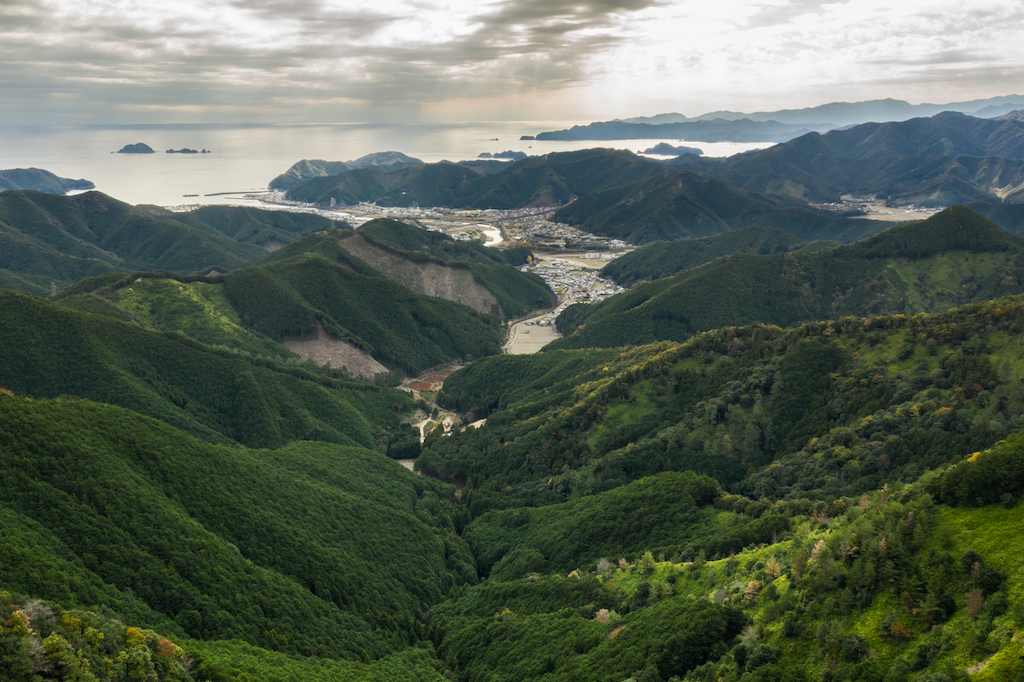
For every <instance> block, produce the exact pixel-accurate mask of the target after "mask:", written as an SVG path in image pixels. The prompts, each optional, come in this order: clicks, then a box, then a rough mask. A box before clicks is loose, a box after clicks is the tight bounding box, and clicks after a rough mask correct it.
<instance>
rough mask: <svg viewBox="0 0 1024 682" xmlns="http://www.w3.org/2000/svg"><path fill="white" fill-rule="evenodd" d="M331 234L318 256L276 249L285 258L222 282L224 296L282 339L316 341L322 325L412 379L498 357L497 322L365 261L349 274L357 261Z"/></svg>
mask: <svg viewBox="0 0 1024 682" xmlns="http://www.w3.org/2000/svg"><path fill="white" fill-rule="evenodd" d="M325 235H326V236H327V239H322V240H321V242H322V243H321V244H320V245H319V246H318V248H316V249H315V250H313V251H308V252H296V251H291V250H289V248H290V247H286V249H281V251H280V252H278V253H280V254H284V256H285V257H280V258H274V259H273V260H271V261H269V262H267V263H265V264H263V265H259V266H255V267H251V268H244V269H242V270H236V271H234V272H231V273H228V274H227V275H226V276H225V277H224V294H225V296H226V297H227V299H228V301H229V302H230V303H231V306H232V307H233V308H234V310H235V311H236V312H237V313H238V315H239V316H240V318H241V320H242V322H243V324H245V325H246V326H247V327H249V328H251V329H253V330H255V331H257V332H259V333H260V334H265V335H267V336H269V337H271V338H272V339H274V340H276V341H278V342H281V341H286V340H302V339H312V338H317V336H318V335H319V330H320V329H321V328H322V329H324V330H325V331H326V332H327V333H328V334H329V335H330V336H331V337H333V338H335V339H339V340H341V341H345V342H346V343H348V344H350V345H352V346H354V347H356V348H358V349H359V350H361V351H363V352H365V353H367V354H369V355H371V356H373V358H375V359H376V360H377V361H379V362H381V363H383V364H385V365H386V366H388V367H391V368H393V369H401V370H402V371H404V372H406V373H409V374H418V373H419V372H421V371H422V370H424V369H427V368H428V367H433V366H435V365H439V364H442V363H445V362H450V361H451V360H455V359H463V358H464V357H466V356H471V357H479V356H482V355H491V354H494V353H497V352H499V344H500V336H501V331H500V328H499V325H498V322H497V318H496V317H495V318H490V317H484V316H481V315H480V314H478V313H477V312H476V311H474V310H473V309H472V308H469V307H467V306H464V305H461V304H458V303H452V302H450V301H446V300H443V299H438V298H434V297H432V296H426V295H424V294H419V293H416V292H414V291H412V290H410V289H408V288H407V287H404V286H402V285H401V284H399V283H397V282H395V281H393V280H390V279H388V278H387V277H385V276H384V275H381V274H379V273H377V272H376V271H374V270H372V269H370V268H369V266H367V265H365V264H361V266H359V267H360V270H359V271H357V270H355V269H350V268H351V267H352V266H351V265H350V263H351V262H352V261H358V259H356V258H354V257H353V256H352V255H351V254H349V253H348V252H347V251H346V250H345V249H343V248H342V247H341V246H340V245H339V244H338V238H337V236H333V237H332V236H331V235H329V233H325ZM292 246H295V247H299V246H302V245H299V244H294V245H292ZM329 251H333V254H332V255H325V254H326V253H327V252H329ZM292 254H295V255H292ZM359 263H361V261H359ZM346 266H348V267H346Z"/></svg>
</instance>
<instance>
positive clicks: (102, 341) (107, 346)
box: [0, 291, 412, 448]
mask: <svg viewBox="0 0 1024 682" xmlns="http://www.w3.org/2000/svg"><path fill="white" fill-rule="evenodd" d="M0 319H2V321H3V324H0V340H2V343H0V360H2V361H0V387H3V388H7V389H10V390H13V391H15V392H16V393H18V394H20V395H27V396H32V397H37V398H55V397H58V396H61V395H74V396H78V397H81V398H88V399H90V400H95V401H97V402H104V403H110V404H112V405H120V406H122V407H126V408H129V409H133V410H136V411H137V412H140V413H142V414H145V415H148V416H151V417H155V418H157V419H160V420H161V421H164V422H166V423H168V424H170V425H172V426H174V427H176V428H178V429H181V430H183V431H186V432H188V433H191V434H193V435H195V436H197V437H199V438H202V439H205V440H208V441H210V442H212V443H232V442H235V443H242V444H245V445H249V446H251V447H280V446H281V445H284V444H285V443H288V442H290V441H293V440H323V441H328V442H333V443H341V444H345V445H359V446H362V447H370V448H372V447H376V445H377V444H378V442H382V443H385V444H386V443H387V440H388V433H389V431H392V430H393V429H394V428H395V427H396V426H397V425H398V421H399V418H400V415H401V413H402V412H405V411H408V410H410V409H411V407H412V406H411V402H410V401H409V399H408V398H407V397H406V396H404V395H403V394H401V393H394V392H388V391H382V390H381V389H379V388H377V387H376V386H371V385H369V384H367V383H365V382H362V381H356V380H354V379H352V378H350V377H348V376H346V375H343V374H339V373H337V372H329V371H327V370H321V369H320V368H317V367H316V366H315V365H314V366H312V367H310V366H306V365H300V364H299V363H298V362H297V361H296V360H297V358H294V356H292V357H293V360H292V361H288V360H286V359H285V358H278V359H271V358H254V357H251V356H243V355H239V354H237V353H234V352H231V351H228V350H227V349H216V348H213V347H210V346H207V345H205V344H201V343H197V342H195V341H193V340H191V339H189V338H187V337H185V336H184V335H181V334H175V333H158V332H154V331H148V330H145V329H141V328H140V327H138V326H137V325H134V324H130V323H127V322H122V321H118V320H115V319H111V318H110V317H106V316H101V315H93V314H90V313H83V312H78V311H75V310H70V309H68V308H66V307H65V306H63V305H60V304H54V303H50V302H48V301H45V300H42V299H39V298H36V297H34V296H31V295H28V294H20V293H16V292H11V291H3V292H0ZM282 351H283V349H282Z"/></svg>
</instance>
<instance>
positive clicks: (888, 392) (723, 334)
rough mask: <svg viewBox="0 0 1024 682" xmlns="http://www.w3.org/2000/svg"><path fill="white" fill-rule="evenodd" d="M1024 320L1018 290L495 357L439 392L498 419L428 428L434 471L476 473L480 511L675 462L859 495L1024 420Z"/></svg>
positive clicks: (723, 474) (813, 494)
mask: <svg viewBox="0 0 1024 682" xmlns="http://www.w3.org/2000/svg"><path fill="white" fill-rule="evenodd" d="M1022 316H1024V299H1022V297H1021V296H1013V297H1006V298H1001V299H997V300H995V301H992V302H986V303H981V304H974V305H970V306H964V307H960V308H954V309H951V310H949V311H946V312H943V313H937V314H933V315H929V314H917V315H914V316H904V315H896V316H891V317H876V318H868V319H864V318H855V317H843V318H841V319H840V320H838V321H835V322H820V323H815V324H810V325H805V326H802V327H795V328H792V329H788V330H785V329H780V328H778V327H771V326H766V325H760V324H756V325H750V326H746V327H728V328H725V329H721V330H716V331H713V332H706V333H704V334H700V335H698V336H696V337H694V338H692V339H690V340H689V341H686V342H684V343H681V344H678V343H668V342H664V343H661V344H655V345H648V346H637V347H635V348H631V349H627V350H623V349H621V348H620V349H608V350H579V351H545V352H543V353H540V354H538V355H535V356H526V357H518V356H515V357H510V356H500V357H495V358H486V359H484V360H481V361H479V362H477V363H474V364H473V365H472V366H470V367H468V368H466V369H463V370H460V371H459V372H456V373H455V374H453V375H452V376H451V377H450V378H449V379H448V380H447V381H446V382H445V387H444V391H443V393H442V395H441V396H440V398H439V401H440V403H441V404H443V405H447V406H449V407H452V408H454V409H457V410H458V411H460V412H472V413H473V414H472V415H470V416H472V417H473V418H477V419H479V418H480V417H487V423H486V424H485V425H484V427H482V428H480V429H476V430H466V431H464V432H462V433H460V434H455V435H452V436H446V437H443V438H438V437H436V436H433V435H432V436H430V437H428V438H427V441H426V443H425V446H424V452H423V454H422V455H421V456H420V459H419V460H418V466H419V467H420V468H421V470H423V471H425V472H431V473H434V474H435V475H438V476H440V477H441V478H443V479H445V480H453V481H456V482H459V483H465V484H466V486H467V488H466V490H465V492H464V494H463V495H464V498H465V500H466V503H467V504H468V505H469V507H470V510H471V512H473V514H474V516H477V515H479V514H481V513H483V512H484V511H486V510H487V509H491V508H506V507H517V506H524V505H525V506H530V505H538V504H552V503H559V502H562V501H565V500H567V499H575V498H577V497H582V496H586V495H590V494H594V493H597V492H600V491H602V490H610V489H613V488H618V487H620V486H622V485H623V484H625V483H626V482H629V481H632V480H636V479H638V478H640V477H643V476H647V475H652V474H656V473H658V472H661V471H666V470H673V471H685V470H690V471H694V472H697V473H702V474H706V475H709V476H712V477H714V478H715V479H716V480H718V481H719V482H720V483H721V484H722V485H723V486H724V487H725V488H726V489H727V490H730V491H732V492H737V493H742V494H746V495H750V496H752V497H755V498H756V497H760V496H761V495H766V496H768V497H769V498H771V499H788V498H800V497H810V498H812V499H822V500H830V499H833V498H834V497H838V496H843V495H846V496H849V495H859V494H861V493H863V492H865V491H868V490H871V489H874V488H876V487H879V486H881V485H882V484H884V483H886V482H890V483H894V482H896V481H898V480H901V479H906V480H913V479H914V478H915V477H916V476H918V475H920V474H921V473H922V472H923V471H924V470H925V469H926V468H933V467H938V466H942V465H944V464H945V463H947V462H951V461H954V460H955V459H956V458H958V457H960V456H962V455H963V454H964V453H969V452H973V451H974V450H977V449H979V448H984V447H987V445H989V444H991V443H994V442H995V441H996V440H998V439H999V438H1001V437H1003V436H1005V435H1006V434H1007V433H1010V432H1012V431H1016V430H1019V429H1021V428H1022V427H1024V422H1022V421H1021V417H1020V414H1021V412H1020V408H1019V407H1018V405H1019V404H1020V402H1021V401H1022V400H1024V393H1022V392H1021V390H1020V386H1019V381H1018V379H1019V378H1020V377H1021V376H1024V374H1022V371H1024V370H1022V368H1024V365H1022V364H1021V351H1020V349H1019V347H1018V345H1017V335H1018V331H1019V329H1021V328H1022V327H1021V324H1022V323H1024V317H1022ZM915 406H916V408H915Z"/></svg>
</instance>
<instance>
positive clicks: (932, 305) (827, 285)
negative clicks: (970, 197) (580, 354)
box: [550, 206, 1024, 348]
mask: <svg viewBox="0 0 1024 682" xmlns="http://www.w3.org/2000/svg"><path fill="white" fill-rule="evenodd" d="M1022 249H1024V241H1022V240H1021V238H1020V237H1016V236H1014V235H1011V234H1009V233H1007V232H1005V231H1004V230H1002V229H1000V228H999V227H998V226H997V225H995V224H994V223H992V222H990V221H988V220H986V219H985V218H983V217H981V216H980V215H978V214H976V213H974V212H973V211H971V210H969V209H967V208H965V207H962V206H960V207H953V208H950V209H947V210H945V211H943V212H941V213H939V214H937V215H935V216H933V217H931V218H929V219H927V220H924V221H920V222H916V223H905V224H902V225H898V226H895V227H891V228H889V229H888V230H886V231H885V232H881V233H879V234H877V235H875V236H873V237H870V238H868V239H865V240H863V241H861V242H857V243H855V244H850V245H847V246H841V247H836V248H833V249H826V250H822V251H812V252H794V253H785V254H775V255H768V256H759V255H751V254H742V253H741V254H735V255H731V256H726V257H723V258H719V259H718V260H715V261H712V262H710V263H707V264H705V265H702V266H700V267H696V268H692V269H690V270H686V271H684V272H681V273H680V274H678V275H675V276H672V277H668V278H663V279H660V280H656V281H653V282H649V283H645V284H642V285H639V286H637V287H634V288H633V289H631V290H630V291H628V292H625V293H623V294H619V295H617V296H613V297H612V298H610V299H608V300H606V301H603V302H601V303H598V304H594V305H589V306H584V305H574V306H571V307H570V308H568V309H566V310H565V311H564V312H563V313H562V314H561V315H560V316H559V317H558V320H557V324H558V328H559V331H561V332H562V333H563V334H566V337H565V338H563V339H559V340H557V341H555V342H554V343H553V344H552V345H551V346H550V347H551V348H581V347H585V346H591V347H593V346H603V347H610V346H619V345H623V344H634V343H647V342H650V341H655V340H661V339H670V340H681V339H685V338H687V337H689V336H691V335H693V334H696V333H698V332H701V331H705V330H709V329H716V328H719V327H723V326H727V325H734V324H748V323H750V322H755V321H756V322H765V323H768V324H779V325H792V324H797V323H799V322H804V321H811V320H824V319H835V318H838V317H840V316H842V315H878V314H893V313H905V314H914V313H918V312H924V311H931V310H941V309H943V308H948V307H950V306H953V305H958V304H963V303H969V302H972V301H983V300H988V299H991V298H995V297H997V296H1002V295H1006V294H1014V293H1020V292H1021V291H1024V289H1022V286H1024V284H1022V283H1024V271H1022V268H1024V260H1022Z"/></svg>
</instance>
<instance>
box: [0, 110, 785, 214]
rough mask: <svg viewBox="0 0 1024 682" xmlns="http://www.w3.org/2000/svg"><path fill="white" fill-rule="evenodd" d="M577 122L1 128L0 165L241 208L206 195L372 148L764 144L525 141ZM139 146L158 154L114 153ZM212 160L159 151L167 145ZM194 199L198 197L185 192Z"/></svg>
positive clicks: (438, 152)
mask: <svg viewBox="0 0 1024 682" xmlns="http://www.w3.org/2000/svg"><path fill="white" fill-rule="evenodd" d="M586 123H589V121H587V122H579V121H488V122H478V123H440V124H438V123H435V124H417V125H393V124H387V125H385V124H375V123H344V124H312V125H145V126H132V125H121V126H104V127H43V126H39V127H28V126H0V141H2V143H0V169H4V168H43V169H45V170H48V171H50V172H52V173H56V174H57V175H59V176H61V177H67V178H75V179H78V178H85V179H86V180H91V181H92V182H94V183H95V184H96V189H97V190H99V191H101V192H103V193H105V194H108V195H110V196H112V197H114V198H115V199H119V200H121V201H126V202H128V203H130V204H156V205H158V206H179V205H182V204H197V203H203V204H208V203H220V204H241V203H246V202H245V200H243V199H242V198H241V196H240V194H235V195H226V196H225V195H222V196H204V195H207V194H214V193H218V192H239V193H240V192H247V191H252V190H258V189H262V188H265V187H266V186H267V183H269V182H270V180H271V179H272V178H274V177H275V176H277V175H280V174H281V173H283V172H285V171H286V170H288V168H289V166H291V165H292V164H293V163H295V162H296V161H299V160H301V159H325V160H328V161H350V160H353V159H357V158H359V157H360V156H363V155H365V154H369V153H371V152H379V151H399V152H403V153H405V154H408V155H409V156H413V157H415V158H418V159H421V160H423V161H425V162H428V163H430V162H436V161H441V160H444V159H447V160H449V161H464V160H468V159H475V158H477V157H478V156H479V155H480V154H481V153H483V152H488V153H491V154H494V153H497V152H502V151H505V150H509V149H511V150H513V151H523V152H526V153H527V154H530V155H540V154H547V153H550V152H561V151H571V150H576V149H588V148H591V147H613V148H616V149H629V150H631V151H634V152H636V151H639V150H643V149H647V148H649V147H652V146H654V145H656V144H658V143H659V142H668V143H670V144H675V145H680V144H682V145H686V146H696V147H700V148H701V149H703V150H704V154H705V155H707V156H729V155H732V154H736V153H738V152H742V151H747V150H750V149H760V148H764V147H768V146H771V145H770V143H732V142H686V141H683V140H678V139H664V140H602V141H590V140H582V141H541V140H520V139H519V138H520V137H521V136H522V135H536V134H537V133H540V132H544V131H550V130H562V129H564V128H570V127H572V126H573V125H577V124H584V125H585V124H586ZM137 142H144V143H145V144H148V145H149V146H150V147H152V148H153V149H155V150H156V151H157V153H156V154H112V153H111V152H116V151H117V150H119V149H121V148H122V147H123V146H124V145H126V144H134V143H137ZM183 147H187V148H189V149H196V150H201V149H207V150H209V151H210V152H212V153H210V154H166V153H165V150H167V149H181V148H183ZM192 194H196V195H199V196H189V197H186V196H184V195H192Z"/></svg>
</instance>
